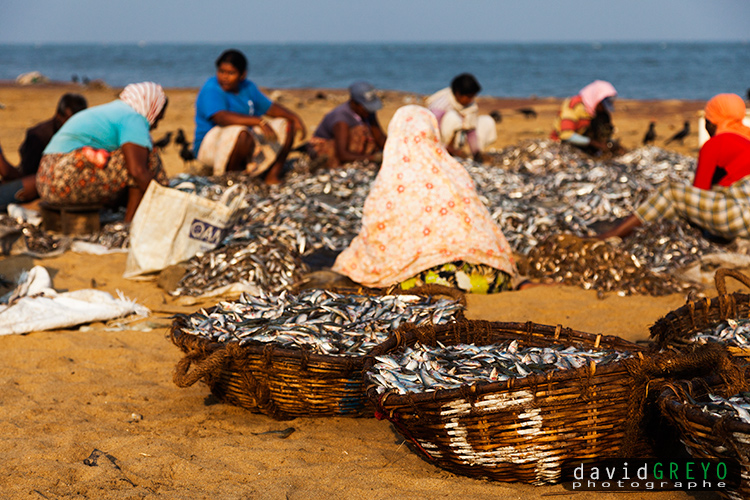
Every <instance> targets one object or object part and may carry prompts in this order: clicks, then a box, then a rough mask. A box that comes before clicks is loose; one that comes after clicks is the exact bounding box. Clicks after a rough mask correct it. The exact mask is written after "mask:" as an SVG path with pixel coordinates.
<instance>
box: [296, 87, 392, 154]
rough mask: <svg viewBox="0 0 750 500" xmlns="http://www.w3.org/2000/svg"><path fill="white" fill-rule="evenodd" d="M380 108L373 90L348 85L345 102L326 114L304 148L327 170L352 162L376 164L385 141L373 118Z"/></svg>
mask: <svg viewBox="0 0 750 500" xmlns="http://www.w3.org/2000/svg"><path fill="white" fill-rule="evenodd" d="M382 107H383V102H382V101H381V100H380V98H379V97H378V96H377V94H376V93H375V87H373V86H372V85H370V84H369V83H367V82H354V83H352V84H351V85H350V86H349V100H348V101H347V102H345V103H343V104H340V105H339V106H336V107H335V108H333V110H331V111H329V112H328V113H327V114H326V115H325V116H324V117H323V120H321V122H320V124H319V125H318V128H316V129H315V133H313V136H312V138H311V139H310V144H309V147H308V152H309V154H310V156H311V157H313V158H316V159H317V158H320V160H321V161H322V162H324V163H325V166H327V167H328V168H336V167H338V166H340V165H341V164H344V163H349V162H353V161H375V162H378V161H380V160H381V159H382V156H383V154H382V152H383V147H385V140H386V136H385V132H383V129H382V128H381V126H380V122H378V115H377V111H378V110H379V109H380V108H382Z"/></svg>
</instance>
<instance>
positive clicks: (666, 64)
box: [0, 42, 750, 100]
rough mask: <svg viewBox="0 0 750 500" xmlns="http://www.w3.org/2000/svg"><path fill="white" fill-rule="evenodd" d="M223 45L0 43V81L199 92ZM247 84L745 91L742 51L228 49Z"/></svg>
mask: <svg viewBox="0 0 750 500" xmlns="http://www.w3.org/2000/svg"><path fill="white" fill-rule="evenodd" d="M225 48H229V47H228V46H227V45H214V44H132V45H124V44H111V45H108V44H86V45H51V44H50V45H15V44H13V45H10V44H3V45H0V80H14V79H15V78H16V77H17V76H18V75H20V74H22V73H26V72H29V71H40V72H41V73H42V74H44V75H46V76H48V77H49V78H51V79H53V80H60V81H70V80H71V77H72V76H73V75H77V76H78V77H79V78H83V77H87V78H89V79H91V80H94V79H102V80H104V81H105V82H106V83H107V84H109V85H111V86H114V87H122V86H124V85H126V84H128V83H131V82H138V81H145V80H151V81H155V82H158V83H161V84H162V85H163V86H164V87H168V88H169V87H200V86H201V85H202V84H203V82H204V81H205V80H206V78H208V77H209V76H210V75H212V74H213V73H214V66H213V63H214V60H215V59H216V57H217V56H218V55H219V54H220V53H221V51H222V50H224V49H225ZM234 48H237V49H240V50H242V51H243V52H244V53H245V54H246V55H247V56H248V59H249V61H250V72H249V78H250V79H252V80H253V81H255V82H256V83H257V84H258V85H260V86H264V87H271V88H310V87H321V88H345V87H347V86H348V85H349V84H350V83H351V82H352V81H354V80H359V79H362V80H368V81H370V82H372V83H373V84H374V85H375V86H376V87H378V88H381V89H393V90H402V91H407V92H415V93H420V94H428V93H431V92H434V91H435V90H438V89H440V88H442V87H444V86H447V85H448V83H449V82H450V80H451V78H453V76H455V75H457V74H458V73H462V72H470V73H473V74H474V75H476V77H477V79H478V80H479V82H480V83H481V85H482V87H483V90H482V94H483V95H489V96H496V97H529V96H539V97H545V96H553V97H566V96H569V95H572V94H575V93H576V92H577V91H578V90H579V89H580V88H581V87H583V86H584V85H586V84H587V83H589V82H591V81H592V80H594V79H603V80H608V81H610V82H612V83H613V84H614V85H615V87H616V88H617V90H618V91H619V94H620V96H621V97H622V98H626V99H696V100H706V99H709V98H710V97H711V96H713V95H715V94H717V93H720V92H734V93H738V94H740V95H743V96H744V95H745V93H746V91H747V89H748V88H750V44H747V43H741V42H740V43H718V42H717V43H677V42H675V43H663V42H655V43H602V44H599V43H593V44H592V43H556V44H552V43H537V44H532V43H526V44H507V43H503V44H436V43H431V44H415V43H410V44H406V43H401V44H237V45H234Z"/></svg>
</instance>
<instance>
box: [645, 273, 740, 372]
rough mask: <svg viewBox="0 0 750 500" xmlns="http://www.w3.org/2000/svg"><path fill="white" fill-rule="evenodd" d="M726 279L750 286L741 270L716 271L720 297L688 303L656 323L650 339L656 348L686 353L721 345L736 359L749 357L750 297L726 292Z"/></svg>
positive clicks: (716, 282) (715, 279)
mask: <svg viewBox="0 0 750 500" xmlns="http://www.w3.org/2000/svg"><path fill="white" fill-rule="evenodd" d="M727 277H732V278H734V279H736V280H738V281H740V282H741V283H742V284H744V285H745V286H748V287H750V278H748V277H747V276H745V275H744V274H742V273H740V272H739V271H736V270H731V269H719V270H717V271H716V275H715V276H714V282H715V285H716V290H717V292H718V296H717V297H714V298H713V299H708V298H706V299H703V300H697V301H691V302H688V303H687V304H685V305H684V306H682V307H680V308H679V309H676V310H674V311H672V312H670V313H668V314H667V315H666V316H664V317H663V318H661V319H659V320H658V321H657V322H656V323H654V325H653V326H652V327H651V338H652V339H653V340H654V341H655V342H656V343H657V345H659V346H660V347H661V348H667V347H673V348H676V349H679V350H683V351H684V350H689V349H691V348H693V347H694V346H696V345H701V344H706V343H719V344H722V345H724V346H726V348H727V350H728V351H729V352H730V353H731V354H732V355H733V356H736V357H741V358H750V295H748V294H745V293H739V292H733V293H727V286H726V279H727Z"/></svg>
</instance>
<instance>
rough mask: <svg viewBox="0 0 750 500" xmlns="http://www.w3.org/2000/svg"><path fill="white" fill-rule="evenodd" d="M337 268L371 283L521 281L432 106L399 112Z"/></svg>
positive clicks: (491, 285) (503, 286)
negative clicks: (359, 220)
mask: <svg viewBox="0 0 750 500" xmlns="http://www.w3.org/2000/svg"><path fill="white" fill-rule="evenodd" d="M332 269H333V270H334V271H336V272H338V273H341V274H344V275H346V276H348V277H349V278H351V279H352V280H354V281H355V282H357V283H360V284H362V285H365V286H368V287H386V286H390V285H396V284H401V287H402V288H410V287H412V286H415V285H421V284H431V283H437V284H444V285H452V286H456V287H458V288H460V289H463V290H465V291H471V292H478V293H491V292H497V291H501V290H508V289H511V288H512V286H513V282H514V281H517V271H516V267H515V264H514V262H513V257H512V255H511V250H510V248H509V246H508V242H507V241H506V240H505V237H504V236H503V233H502V231H501V230H500V228H499V227H498V225H497V224H496V223H495V221H493V220H492V217H491V216H490V213H489V211H488V210H487V208H486V207H485V206H484V204H483V203H482V201H481V200H480V199H479V196H478V195H477V193H476V191H475V189H474V182H473V181H472V179H471V177H470V176H469V174H468V172H467V171H466V170H465V169H464V168H463V166H461V164H460V163H458V162H457V161H456V160H455V159H453V158H452V157H451V155H450V154H448V152H447V151H446V149H445V147H444V146H443V145H442V144H441V143H440V134H439V132H438V124H437V119H436V118H435V115H433V114H432V113H431V112H430V111H429V110H428V109H426V108H423V107H421V106H413V105H410V106H404V107H402V108H400V109H399V110H398V111H396V114H395V115H394V116H393V119H392V120H391V122H390V124H389V127H388V140H387V142H386V144H385V150H384V152H383V164H382V166H381V168H380V171H379V172H378V176H377V177H376V178H375V181H374V182H373V185H372V188H371V189H370V193H369V195H368V196H367V200H366V201H365V206H364V213H363V216H362V229H361V231H360V233H359V235H357V237H356V238H354V240H353V241H352V242H351V244H350V245H349V247H348V248H347V249H346V250H344V251H343V252H342V253H341V254H340V255H339V257H338V258H337V259H336V263H335V264H334V266H333V268H332Z"/></svg>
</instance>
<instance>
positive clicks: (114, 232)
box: [75, 221, 130, 249]
mask: <svg viewBox="0 0 750 500" xmlns="http://www.w3.org/2000/svg"><path fill="white" fill-rule="evenodd" d="M75 239H76V240H80V241H88V242H90V243H98V244H99V245H102V246H105V247H107V248H110V249H112V248H127V247H128V245H129V244H130V224H129V223H127V222H122V221H117V222H110V223H108V224H105V225H104V226H102V227H101V229H100V230H99V232H98V233H94V234H91V235H81V236H76V237H75Z"/></svg>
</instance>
